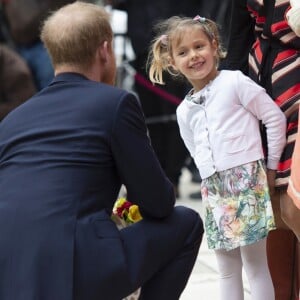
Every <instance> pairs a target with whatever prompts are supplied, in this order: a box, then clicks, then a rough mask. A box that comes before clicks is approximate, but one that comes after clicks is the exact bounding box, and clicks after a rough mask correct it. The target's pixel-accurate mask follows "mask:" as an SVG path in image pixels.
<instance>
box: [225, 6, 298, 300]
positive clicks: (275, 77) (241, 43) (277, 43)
mask: <svg viewBox="0 0 300 300" xmlns="http://www.w3.org/2000/svg"><path fill="white" fill-rule="evenodd" d="M297 1H299V0H297ZM290 5H291V3H290V1H289V0H232V16H231V31H230V37H229V46H228V56H227V58H226V64H225V68H228V69H241V70H245V65H242V63H243V62H245V61H246V57H247V56H248V54H249V56H248V59H247V60H248V67H249V70H248V75H249V76H250V77H251V78H252V79H253V80H254V81H256V82H257V83H259V84H260V85H261V86H263V87H264V88H265V89H266V91H267V92H268V94H269V95H270V96H271V97H272V98H273V99H274V101H275V103H276V104H277V105H278V106H279V107H280V108H281V110H282V111H283V112H284V113H285V115H286V118H287V132H286V136H287V144H286V146H285V148H284V150H283V153H282V156H281V159H280V163H279V165H278V171H277V175H276V181H275V187H274V189H273V187H270V189H271V192H272V190H273V193H272V205H273V210H274V214H275V218H276V225H277V228H279V229H278V230H276V231H273V232H272V234H270V235H269V237H268V258H269V265H270V269H271V274H272V278H273V281H274V283H275V289H276V291H275V292H276V299H277V300H281V299H282V300H290V299H293V300H294V299H298V298H296V297H297V294H298V293H299V291H298V287H299V286H298V285H294V286H293V287H292V286H291V285H292V282H293V280H291V276H293V275H295V270H294V265H296V263H295V261H294V260H291V257H292V256H293V255H294V253H295V247H296V245H297V239H296V237H295V236H294V235H293V234H292V232H291V231H290V230H283V229H289V228H290V229H292V231H293V232H294V233H295V235H296V236H297V237H298V240H300V210H298V209H297V208H296V206H295V205H294V204H293V202H292V200H291V198H290V197H289V196H288V195H287V185H288V181H289V177H290V167H291V157H292V153H293V149H294V146H295V137H296V134H297V131H298V107H299V102H300V82H299V78H300V57H299V49H300V37H298V36H297V35H296V33H295V32H294V31H293V30H292V28H291V27H290V26H289V24H288V22H287V19H286V14H287V13H288V11H289V9H290ZM247 10H248V12H247ZM247 45H248V50H249V51H247V49H245V47H247ZM262 132H263V130H262ZM262 135H263V139H264V138H265V137H264V134H262ZM282 219H283V220H284V222H283V221H282ZM286 224H287V225H288V226H289V228H287V226H286ZM288 249H289V251H290V253H289V254H288ZM275 254H276V257H275ZM288 260H289V261H288ZM280 262H282V267H281V265H280V266H279V264H280ZM288 265H289V270H288V269H287V268H288ZM283 268H285V269H286V273H285V271H284V269H283ZM279 273H281V275H280V274H279ZM284 273H285V274H284ZM288 274H290V275H288ZM280 276H281V277H285V278H286V279H288V282H287V283H286V284H285V283H283V282H282V280H281V279H280V278H279V277H280ZM287 285H289V287H288V286H287ZM276 286H280V289H279V288H278V289H277V288H276ZM295 287H296V289H295ZM292 288H294V296H291V294H292V292H291V289H292Z"/></svg>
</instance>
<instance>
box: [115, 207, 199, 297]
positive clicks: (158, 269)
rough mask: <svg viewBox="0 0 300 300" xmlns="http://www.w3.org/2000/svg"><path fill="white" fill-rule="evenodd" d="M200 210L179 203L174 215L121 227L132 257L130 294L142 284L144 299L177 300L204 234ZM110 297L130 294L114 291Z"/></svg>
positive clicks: (130, 262) (125, 246) (126, 250)
mask: <svg viewBox="0 0 300 300" xmlns="http://www.w3.org/2000/svg"><path fill="white" fill-rule="evenodd" d="M203 232H204V229H203V223H202V220H201V218H200V216H199V214H198V213H196V212H195V211H193V210H192V209H190V208H186V207H183V206H176V207H175V208H174V211H173V213H172V214H171V216H169V217H167V218H165V219H161V220H157V219H155V220H154V219H147V218H144V219H143V220H141V221H140V222H138V223H135V224H133V225H131V226H129V227H126V228H124V229H121V236H122V239H123V243H124V250H125V252H126V256H127V258H128V269H129V273H128V277H129V280H130V282H131V283H132V286H131V287H128V293H127V295H129V294H130V293H132V292H134V291H135V290H137V289H138V288H139V287H141V296H140V298H139V299H143V300H148V299H149V300H153V299H155V300H177V299H179V297H180V295H181V293H182V291H183V290H184V288H185V286H186V284H187V281H188V279H189V277H190V274H191V272H192V269H193V266H194V263H195V260H196V258H197V254H198V251H199V247H200V244H201V241H202V237H203ZM112 293H113V294H114V295H110V299H117V300H120V299H122V298H124V297H126V296H127V295H118V290H117V289H116V290H115V291H112Z"/></svg>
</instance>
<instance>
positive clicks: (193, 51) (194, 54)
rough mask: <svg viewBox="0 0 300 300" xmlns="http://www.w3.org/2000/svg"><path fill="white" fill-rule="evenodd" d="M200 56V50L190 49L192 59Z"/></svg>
mask: <svg viewBox="0 0 300 300" xmlns="http://www.w3.org/2000/svg"><path fill="white" fill-rule="evenodd" d="M197 56H198V52H197V51H196V50H191V51H190V57H191V58H192V59H194V58H196V57H197Z"/></svg>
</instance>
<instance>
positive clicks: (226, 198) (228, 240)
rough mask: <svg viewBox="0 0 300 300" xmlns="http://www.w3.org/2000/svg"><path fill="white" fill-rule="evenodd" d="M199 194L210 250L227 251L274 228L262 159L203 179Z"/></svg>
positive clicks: (255, 239) (262, 236)
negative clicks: (200, 194) (200, 195)
mask: <svg viewBox="0 0 300 300" xmlns="http://www.w3.org/2000/svg"><path fill="white" fill-rule="evenodd" d="M201 193H202V199H203V204H204V207H205V218H204V219H205V233H206V237H207V243H208V247H209V248H210V249H226V250H231V249H234V248H237V247H240V246H245V245H249V244H252V243H255V242H256V241H258V240H261V239H263V238H265V237H266V236H267V235H268V232H269V231H270V230H273V229H275V221H274V216H273V210H272V205H271V200H270V196H269V189H268V183H267V176H266V169H265V164H264V161H263V160H259V161H254V162H250V163H247V164H244V165H242V166H238V167H234V168H232V169H228V170H225V171H221V172H217V173H215V174H213V175H212V176H210V177H208V178H206V179H203V181H202V183H201Z"/></svg>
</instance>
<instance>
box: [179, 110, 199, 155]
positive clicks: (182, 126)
mask: <svg viewBox="0 0 300 300" xmlns="http://www.w3.org/2000/svg"><path fill="white" fill-rule="evenodd" d="M176 116H177V123H178V126H179V132H180V136H181V138H182V140H183V142H184V144H185V146H186V148H187V149H188V151H189V153H190V155H191V157H192V158H194V155H195V145H194V137H193V132H192V130H191V129H190V128H189V126H188V124H187V122H186V121H185V120H184V111H183V109H182V107H181V106H180V105H179V106H178V107H177V110H176Z"/></svg>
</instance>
